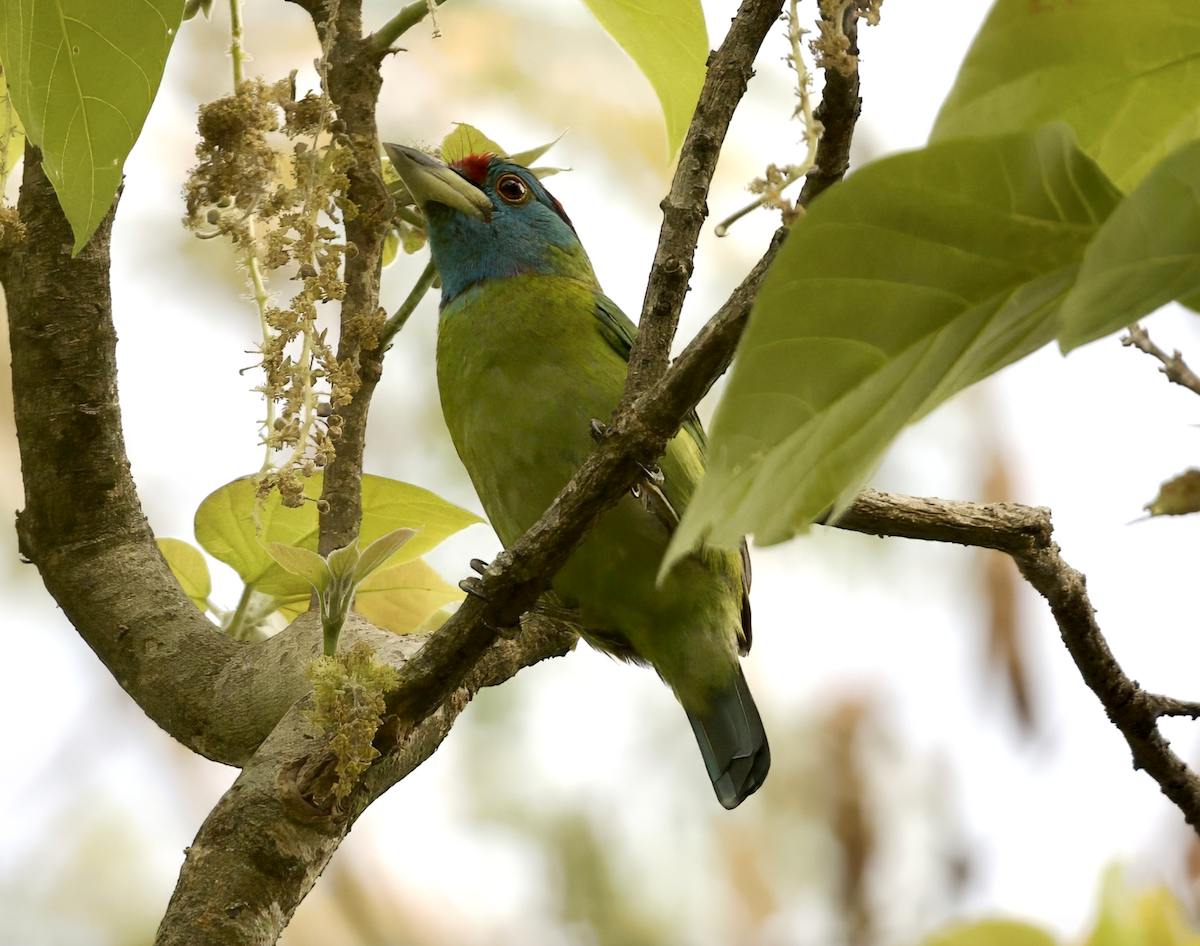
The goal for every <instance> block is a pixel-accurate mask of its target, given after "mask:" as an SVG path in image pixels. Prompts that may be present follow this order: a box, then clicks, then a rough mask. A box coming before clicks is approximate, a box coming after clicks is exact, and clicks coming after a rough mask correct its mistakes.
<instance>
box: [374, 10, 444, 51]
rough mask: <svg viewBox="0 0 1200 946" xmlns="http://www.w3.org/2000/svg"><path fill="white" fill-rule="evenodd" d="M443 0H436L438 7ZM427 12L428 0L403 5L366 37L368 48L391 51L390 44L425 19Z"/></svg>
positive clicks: (428, 11)
mask: <svg viewBox="0 0 1200 946" xmlns="http://www.w3.org/2000/svg"><path fill="white" fill-rule="evenodd" d="M445 2H446V0H436V3H437V5H438V6H439V7H440V6H441V5H442V4H443V3H445ZM429 13H430V8H429V0H416V2H415V3H410V4H409V5H408V6H406V7H403V8H402V9H401V10H400V12H399V13H397V14H396V15H395V16H394V17H392V18H391V19H390V20H388V21H387V22H386V23H384V24H383V26H381V27H379V29H377V30H376V31H375V32H374V33H372V34H371V35H370V36H368V37H367V46H368V48H369V49H371V50H372V51H373V52H375V53H377V54H379V55H383V54H384V53H388V52H392V51H393V50H392V44H393V43H394V42H396V40H398V39H399V38H400V37H401V36H403V35H404V34H405V33H407V32H408V31H409V30H411V29H412V28H413V27H414V26H416V25H417V24H418V23H420V22H421V21H422V20H423V19H425V17H427V16H428V15H429Z"/></svg>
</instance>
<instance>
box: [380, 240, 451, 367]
mask: <svg viewBox="0 0 1200 946" xmlns="http://www.w3.org/2000/svg"><path fill="white" fill-rule="evenodd" d="M435 279H437V268H436V267H435V266H434V265H433V260H430V261H429V262H428V263H427V264H426V266H425V270H424V271H423V272H422V273H421V275H420V276H419V277H417V283H416V285H415V286H413V287H412V291H411V292H410V293H409V294H408V298H407V299H405V300H404V301H403V302H402V303H400V308H398V309H397V310H396V312H395V314H394V315H393V316H392V317H391V318H390V319H388V320H387V322H386V324H385V325H384V326H383V331H382V332H380V333H379V347H380V349H385V348H387V347H388V345H390V344H391V342H392V339H393V338H394V337H395V336H396V333H397V332H399V331H400V329H402V328H404V323H405V322H407V321H408V317H409V316H410V315H412V314H413V310H414V309H416V307H417V305H418V304H419V303H420V301H421V300H422V299H424V298H425V293H427V292H429V289H430V287H431V286H432V285H433V281H434V280H435Z"/></svg>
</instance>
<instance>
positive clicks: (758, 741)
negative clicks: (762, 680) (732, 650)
mask: <svg viewBox="0 0 1200 946" xmlns="http://www.w3.org/2000/svg"><path fill="white" fill-rule="evenodd" d="M687 716H688V720H690V721H691V724H692V731H693V732H694V733H695V734H696V742H698V743H699V744H700V754H701V755H702V756H703V757H704V765H705V767H706V768H707V769H708V777H709V778H710V779H712V783H713V790H714V791H715V792H716V793H717V799H718V800H719V801H720V802H721V804H722V805H723V806H725V807H726V808H736V807H737V806H738V805H740V804H741V803H742V802H743V801H745V800H746V798H747V796H749V795H752V794H753V793H754V792H755V791H757V790H758V787H759V786H760V785H762V783H763V781H764V780H765V779H766V777H767V770H768V769H769V768H770V767H771V749H770V747H769V746H768V745H767V734H766V731H765V730H764V729H763V724H762V719H761V718H760V717H759V715H758V707H757V706H755V705H754V697H752V696H751V695H750V688H749V687H747V686H746V677H745V675H744V674H743V673H742V668H741V667H740V666H739V667H738V668H737V672H736V673H735V674H734V676H733V678H732V679H731V680H730V684H729V686H728V688H726V690H725V691H724V692H723V693H721V694H720V695H718V696H717V698H716V700H715V701H714V703H713V706H712V709H711V710H709V712H707V713H705V714H704V715H700V714H697V713H691V712H689V713H688V714H687Z"/></svg>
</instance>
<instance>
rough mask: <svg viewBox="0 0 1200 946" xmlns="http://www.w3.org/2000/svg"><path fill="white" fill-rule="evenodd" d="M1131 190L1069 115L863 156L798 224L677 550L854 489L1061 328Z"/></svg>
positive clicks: (736, 377)
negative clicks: (1071, 295) (933, 419)
mask: <svg viewBox="0 0 1200 946" xmlns="http://www.w3.org/2000/svg"><path fill="white" fill-rule="evenodd" d="M1119 199H1120V194H1119V193H1118V192H1117V191H1116V189H1115V188H1114V187H1113V186H1112V184H1111V183H1110V182H1109V181H1108V180H1107V179H1106V178H1105V177H1104V175H1103V173H1102V172H1101V171H1100V170H1099V168H1097V167H1096V166H1095V164H1094V163H1093V162H1092V161H1091V160H1089V159H1088V158H1087V157H1086V156H1085V155H1084V154H1082V153H1081V152H1080V151H1079V150H1078V149H1077V148H1076V147H1075V146H1074V144H1073V140H1072V136H1071V132H1070V129H1069V128H1068V127H1067V126H1066V125H1064V124H1062V123H1061V122H1060V123H1056V124H1054V125H1051V126H1048V127H1047V128H1045V129H1043V130H1042V131H1040V132H1038V133H1036V134H1033V135H1026V134H1021V135H1010V136H1004V137H999V138H960V139H955V140H953V141H948V142H945V143H943V144H940V145H934V146H931V147H929V148H926V149H923V150H921V151H914V152H911V153H908V154H901V155H896V156H895V157H891V158H888V159H886V160H883V161H879V162H876V163H875V164H871V165H868V166H867V167H864V168H863V169H862V170H861V171H859V172H858V173H856V174H854V175H852V176H850V177H848V178H847V179H846V180H845V182H844V183H842V184H840V185H839V186H838V187H836V188H831V189H830V190H829V191H827V192H826V193H825V194H824V195H822V196H821V197H820V198H819V199H818V200H816V201H815V202H814V203H813V205H812V207H811V208H810V209H809V212H808V213H807V215H805V216H804V217H802V218H801V219H800V220H799V221H798V222H797V223H796V224H795V226H794V227H793V229H792V233H791V235H790V236H789V237H788V239H787V242H785V243H784V245H783V247H782V248H781V249H780V252H779V256H778V258H777V259H776V261H775V264H774V266H773V267H772V268H771V271H770V272H769V273H768V275H767V278H766V281H765V283H764V285H763V288H762V291H761V292H760V293H759V295H758V298H757V300H756V301H755V304H754V309H753V311H752V313H751V317H750V323H749V325H748V326H747V329H746V334H745V337H744V339H743V342H742V345H741V347H740V348H739V349H738V356H737V360H736V362H735V363H734V367H733V372H732V375H731V377H730V380H729V385H728V388H727V389H726V392H725V396H724V398H723V399H722V401H721V403H720V405H719V406H718V408H717V412H716V417H715V418H714V421H713V429H712V436H711V438H710V449H709V470H708V473H707V475H706V476H705V478H704V479H703V481H702V482H701V484H700V488H699V490H698V491H697V493H696V496H695V498H694V499H693V501H692V503H691V505H690V506H689V508H688V510H687V512H686V514H685V516H684V518H683V522H682V523H681V524H680V527H679V530H678V532H677V534H676V537H675V541H674V543H673V544H672V549H671V557H670V558H669V559H668V561H670V560H673V559H674V558H677V557H678V556H679V555H680V554H682V553H683V552H686V550H687V549H689V548H691V547H693V546H694V545H695V543H696V542H698V541H699V540H700V539H702V538H703V537H705V536H707V537H708V538H709V540H710V541H713V542H715V543H716V544H720V545H726V546H732V545H736V543H737V542H738V541H739V540H740V538H741V536H742V535H743V534H745V533H750V532H752V533H754V535H755V539H756V541H758V542H759V543H762V544H770V543H773V542H779V541H782V540H784V539H786V538H788V537H789V536H790V535H792V534H793V532H795V531H798V530H803V529H805V528H806V527H807V526H808V524H809V523H811V522H812V521H813V520H814V519H815V518H816V517H817V516H819V515H821V513H823V512H824V511H825V510H827V509H828V508H829V507H830V506H832V505H836V504H837V503H838V502H839V501H847V500H848V499H849V498H850V497H851V496H852V495H853V493H854V491H855V490H856V489H857V488H858V487H859V486H860V485H861V483H862V482H863V480H864V479H865V478H866V477H867V475H868V474H869V473H870V471H871V470H872V468H873V467H874V465H875V464H876V462H877V461H878V460H879V458H880V456H881V454H882V453H883V451H884V449H885V448H886V447H887V445H888V444H889V443H890V442H891V440H892V439H893V438H894V437H895V436H896V435H897V434H898V433H899V432H900V430H901V429H902V428H903V427H904V425H905V424H908V423H909V422H911V421H912V420H914V419H916V418H917V417H920V416H921V415H923V414H924V413H926V412H927V411H929V410H931V409H932V408H934V407H935V406H936V405H937V404H939V403H941V402H942V401H944V400H945V399H946V398H947V397H949V396H950V395H952V394H954V393H955V392H956V391H959V390H961V389H962V388H965V387H966V386H968V385H970V384H973V383H974V382H976V381H978V380H980V379H981V378H983V377H985V376H987V375H988V374H991V373H992V372H994V371H996V370H998V369H999V368H1001V367H1003V366H1004V365H1007V364H1009V363H1010V362H1012V361H1015V360H1016V359H1018V358H1020V357H1022V356H1024V355H1026V354H1028V353H1030V352H1032V351H1034V350H1035V349H1037V348H1039V347H1040V346H1042V345H1043V344H1045V343H1046V342H1048V341H1050V340H1051V339H1053V338H1054V336H1055V333H1056V330H1057V311H1058V307H1059V304H1060V303H1061V301H1062V299H1063V297H1064V296H1065V294H1066V291H1067V290H1068V289H1069V288H1070V287H1071V284H1072V282H1073V280H1074V278H1075V275H1076V273H1077V272H1078V269H1079V262H1080V260H1081V259H1082V258H1083V253H1084V249H1085V248H1086V246H1087V242H1088V240H1089V239H1090V238H1091V237H1092V236H1093V235H1094V234H1095V232H1096V230H1097V229H1098V228H1099V226H1100V224H1101V223H1102V222H1103V221H1104V219H1105V218H1106V217H1107V216H1108V214H1109V213H1110V212H1111V211H1112V208H1113V207H1114V206H1115V205H1116V203H1117V201H1118V200H1119Z"/></svg>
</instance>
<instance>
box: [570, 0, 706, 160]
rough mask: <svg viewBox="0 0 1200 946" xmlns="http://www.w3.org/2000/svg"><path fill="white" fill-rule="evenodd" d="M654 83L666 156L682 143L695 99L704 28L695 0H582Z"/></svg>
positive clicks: (700, 82)
mask: <svg viewBox="0 0 1200 946" xmlns="http://www.w3.org/2000/svg"><path fill="white" fill-rule="evenodd" d="M583 2H584V3H586V4H587V7H588V9H589V10H591V11H592V13H593V14H594V15H595V17H596V19H597V20H599V21H600V25H601V26H603V27H604V28H605V29H606V30H607V31H608V34H609V36H611V37H612V38H613V39H615V40H616V41H617V43H618V45H620V47H621V48H622V49H623V50H625V52H627V53H628V54H629V57H630V58H631V59H632V60H633V61H634V62H635V63H637V66H638V68H639V69H641V70H642V73H643V74H644V75H645V76H646V78H647V79H649V80H650V84H651V85H652V86H654V91H655V93H656V94H657V95H658V101H659V104H661V105H662V110H663V117H664V118H665V119H666V122H667V156H668V157H674V155H675V153H676V152H677V151H678V150H679V147H680V145H682V144H683V138H684V136H685V135H686V134H687V130H688V124H689V123H690V122H691V120H692V112H694V111H695V110H696V102H697V101H698V100H699V98H700V88H701V87H702V86H703V85H704V74H705V71H706V68H707V66H706V63H707V61H708V29H707V27H706V26H705V25H704V10H703V9H702V8H701V6H700V0H657V2H655V3H646V2H645V0H583Z"/></svg>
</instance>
